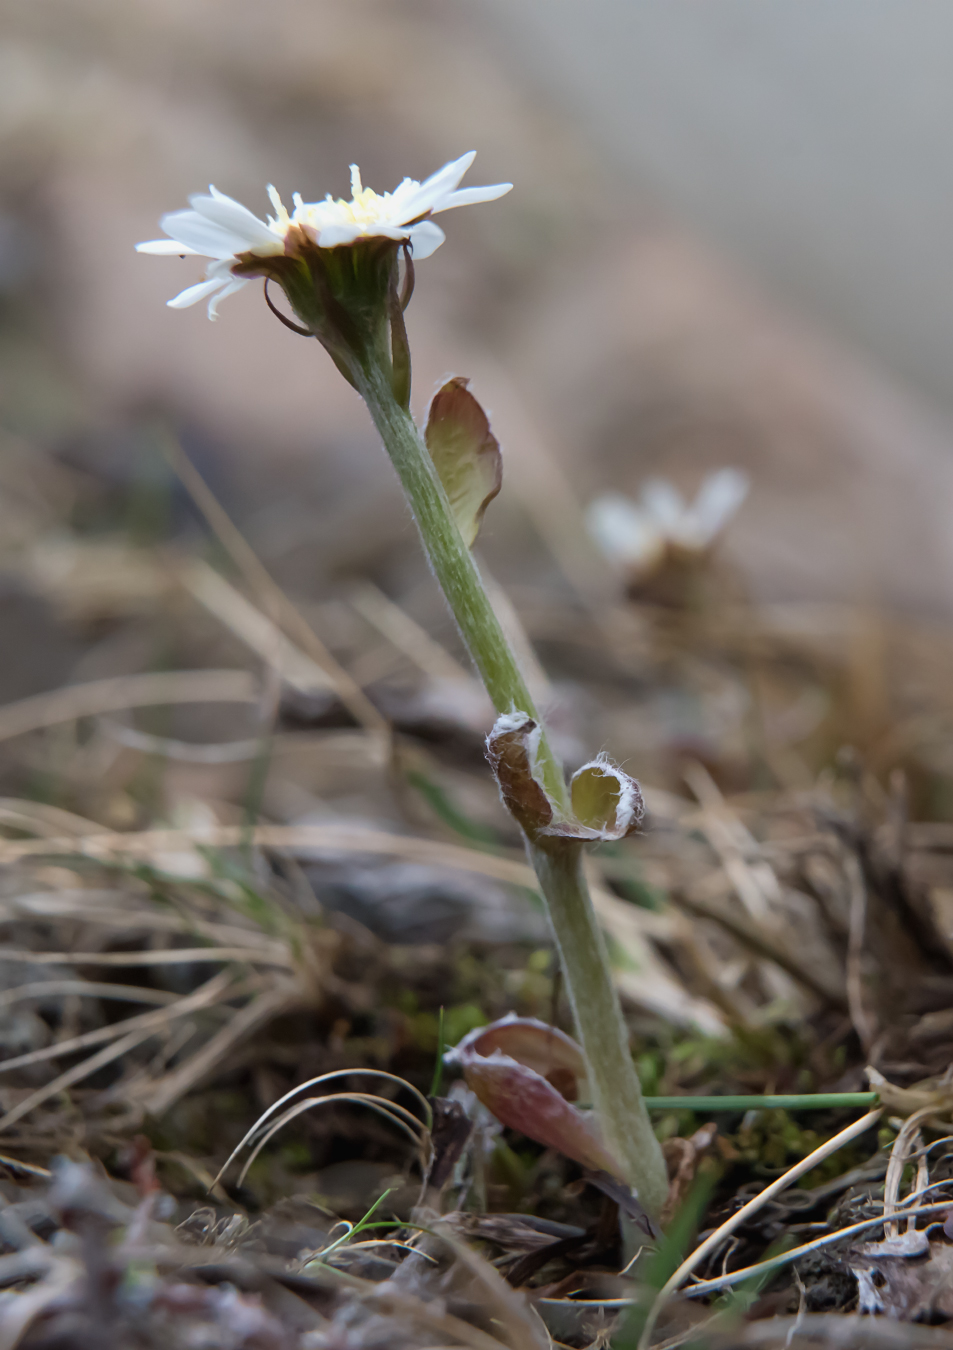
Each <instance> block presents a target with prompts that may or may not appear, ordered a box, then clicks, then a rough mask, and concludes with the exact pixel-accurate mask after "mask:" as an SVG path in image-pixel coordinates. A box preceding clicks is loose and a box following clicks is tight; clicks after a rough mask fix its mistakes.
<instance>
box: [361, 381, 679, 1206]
mask: <svg viewBox="0 0 953 1350" xmlns="http://www.w3.org/2000/svg"><path fill="white" fill-rule="evenodd" d="M354 374H355V383H356V385H357V388H358V391H359V392H360V394H361V395H362V397H363V398H364V400H365V402H366V403H367V405H368V408H369V409H370V413H371V416H372V417H373V419H374V424H375V426H376V427H377V430H378V432H379V433H380V436H381V439H382V440H383V442H384V446H385V448H386V449H387V452H388V454H389V455H390V457H391V460H392V461H393V464H394V467H395V469H396V470H397V474H398V476H399V478H400V481H401V483H402V485H403V488H404V491H405V493H406V494H407V498H408V500H409V502H410V504H411V507H412V508H413V512H414V515H415V518H416V521H417V527H418V529H419V531H420V535H421V539H422V541H423V545H424V549H425V551H426V554H427V557H428V559H429V561H430V565H431V566H432V568H433V570H434V573H435V574H436V577H437V580H438V582H439V583H440V586H441V587H442V589H443V592H444V595H445V596H446V599H447V603H448V604H449V606H450V609H451V610H452V612H453V615H454V618H455V619H456V621H457V625H458V627H459V629H460V632H461V635H462V636H463V640H464V642H465V643H466V645H467V647H468V649H469V651H470V654H471V656H472V658H473V661H474V664H475V665H476V667H477V669H478V670H479V672H480V674H481V676H482V677H483V682H484V684H485V685H486V688H487V691H488V693H489V695H490V697H491V699H492V700H493V703H494V705H495V707H496V709H497V711H498V712H500V713H509V712H513V711H519V712H525V713H528V714H529V716H531V717H532V718H534V720H535V721H537V722H538V723H540V727H541V730H542V737H541V740H540V745H539V751H538V757H537V767H538V771H539V773H540V777H541V779H542V781H543V784H544V786H545V788H546V790H547V792H548V794H549V797H550V799H551V800H552V801H553V803H554V804H555V806H556V808H557V810H558V811H559V812H561V813H562V814H568V802H567V792H566V783H565V778H564V776H563V770H562V766H561V765H560V763H559V761H558V760H557V758H556V756H555V755H554V754H553V751H552V748H551V746H550V745H549V742H548V740H547V738H546V734H545V728H543V727H542V723H541V719H540V717H539V714H538V712H537V711H536V709H535V707H534V706H533V700H532V698H531V696H530V693H529V690H528V688H527V686H526V681H525V680H524V678H523V675H522V672H521V671H520V668H519V664H518V662H517V660H516V657H515V656H514V654H513V652H512V651H511V649H510V646H509V643H508V642H507V640H506V637H505V635H504V633H503V630H502V628H501V626H500V623H499V621H498V619H497V617H496V614H495V613H494V611H493V607H492V605H491V604H490V600H489V597H488V595H487V593H486V590H485V588H484V586H483V583H482V581H481V579H480V574H479V571H478V569H477V566H476V564H475V562H474V561H473V557H472V555H471V553H470V550H469V549H468V548H467V546H466V544H465V543H464V541H463V539H462V537H461V535H460V531H459V530H458V529H457V526H456V522H455V521H454V518H453V514H452V511H451V509H450V504H449V502H448V500H447V496H446V493H445V492H444V490H443V486H442V484H441V482H440V479H439V478H438V476H437V472H436V470H435V468H434V465H433V460H432V459H431V457H430V454H429V452H428V450H427V447H426V445H425V444H424V442H423V440H422V438H421V436H420V433H419V432H418V431H417V428H416V426H415V425H414V423H413V420H412V419H411V417H410V415H409V413H408V412H407V411H406V410H405V409H404V408H403V407H401V405H400V404H399V403H398V401H397V399H396V398H395V397H394V394H393V392H392V390H391V383H390V378H389V373H388V372H387V371H386V369H384V368H383V367H382V366H381V365H380V364H378V363H376V362H373V361H369V362H368V363H367V365H366V366H365V367H363V368H361V369H359V370H355V372H354ZM527 846H528V849H529V855H530V858H531V861H532V863H533V867H534V869H535V871H536V875H537V878H538V880H539V886H540V890H541V891H542V894H543V897H544V899H545V901H546V904H547V908H548V910H549V917H550V922H551V924H552V928H553V933H554V936H555V939H556V945H557V947H558V949H559V954H560V959H561V963H562V969H563V974H564V977H565V981H566V988H567V990H568V993H569V998H570V1002H571V1004H572V1010H573V1016H574V1019H575V1024H576V1030H577V1032H578V1035H579V1040H580V1042H581V1044H582V1048H583V1051H584V1053H585V1056H586V1060H587V1062H588V1067H589V1075H590V1087H591V1089H592V1095H593V1099H594V1104H595V1108H596V1113H597V1116H598V1119H599V1122H600V1125H601V1128H602V1130H603V1133H604V1135H605V1137H606V1142H607V1143H608V1144H609V1145H610V1147H611V1148H612V1149H613V1151H614V1152H615V1153H616V1154H617V1156H618V1157H619V1161H620V1162H621V1163H622V1164H623V1165H624V1167H625V1171H626V1176H627V1177H628V1180H629V1181H630V1183H631V1184H632V1185H633V1186H634V1188H635V1189H636V1191H637V1192H638V1195H639V1199H640V1201H641V1203H642V1204H643V1205H644V1207H645V1209H646V1210H647V1212H648V1213H649V1214H650V1215H652V1217H654V1218H657V1217H658V1215H659V1213H660V1212H661V1209H662V1206H663V1204H664V1201H665V1197H666V1192H667V1178H666V1171H665V1163H664V1160H663V1158H662V1153H661V1149H660V1148H659V1144H658V1141H657V1140H656V1138H655V1135H654V1133H653V1130H652V1126H651V1122H650V1120H649V1117H648V1112H647V1111H646V1109H645V1103H644V1101H643V1099H642V1093H641V1089H640V1087H639V1080H638V1076H637V1074H636V1072H635V1065H634V1064H633V1062H632V1056H631V1054H630V1052H629V1046H628V1039H627V1036H626V1032H625V1024H624V1022H623V1020H622V1011H621V1008H620V1006H619V1001H618V996H617V994H616V991H615V986H614V985H613V983H612V975H611V971H610V969H609V962H608V959H607V956H606V949H605V943H604V941H603V938H602V934H601V932H600V930H599V926H598V924H597V922H596V917H595V913H594V910H593V907H592V900H591V898H590V896H589V890H588V887H587V885H586V881H585V878H584V876H583V873H582V849H581V846H580V845H579V844H578V843H577V842H575V841H565V840H562V841H557V840H545V841H541V840H536V841H534V840H530V839H527Z"/></svg>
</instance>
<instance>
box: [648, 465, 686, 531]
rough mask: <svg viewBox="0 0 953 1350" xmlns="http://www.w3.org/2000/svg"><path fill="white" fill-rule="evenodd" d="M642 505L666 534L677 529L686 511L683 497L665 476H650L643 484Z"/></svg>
mask: <svg viewBox="0 0 953 1350" xmlns="http://www.w3.org/2000/svg"><path fill="white" fill-rule="evenodd" d="M642 505H643V507H644V508H645V510H646V511H647V512H648V514H649V516H650V517H651V518H652V519H653V520H654V521H655V523H656V524H657V525H658V526H659V527H660V528H661V529H662V530H663V531H664V532H665V533H666V534H667V533H669V532H672V531H677V529H678V526H679V523H680V522H681V521H682V518H683V517H684V515H685V513H686V507H685V499H684V498H683V497H682V494H681V493H680V492H679V490H678V488H677V487H675V486H673V484H671V483H669V482H668V481H667V479H665V478H650V479H649V481H648V482H647V483H646V484H645V485H644V486H643V488H642Z"/></svg>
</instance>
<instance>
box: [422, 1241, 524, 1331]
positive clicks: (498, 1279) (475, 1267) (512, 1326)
mask: <svg viewBox="0 0 953 1350" xmlns="http://www.w3.org/2000/svg"><path fill="white" fill-rule="evenodd" d="M436 1231H437V1233H438V1234H439V1236H440V1237H441V1238H442V1239H443V1241H444V1242H446V1243H447V1245H448V1247H449V1248H450V1249H451V1251H452V1252H453V1254H454V1256H455V1257H456V1259H457V1261H458V1262H459V1264H460V1265H461V1266H465V1267H466V1269H467V1270H468V1271H469V1272H470V1274H471V1275H472V1276H473V1278H474V1280H475V1281H476V1282H477V1284H478V1285H479V1287H480V1290H481V1292H482V1295H483V1297H482V1299H481V1306H483V1307H486V1308H488V1309H491V1310H492V1314H493V1318H494V1321H495V1322H498V1323H499V1325H501V1326H504V1327H506V1328H507V1329H508V1331H509V1332H510V1333H511V1334H510V1336H509V1337H508V1340H509V1342H510V1344H511V1345H512V1347H513V1350H539V1346H540V1344H541V1340H540V1328H541V1327H542V1322H541V1320H533V1317H532V1315H531V1314H532V1311H533V1310H532V1308H531V1306H530V1304H529V1303H528V1301H527V1300H526V1299H525V1298H524V1297H523V1295H522V1294H518V1293H517V1292H516V1290H515V1289H514V1288H513V1286H512V1285H510V1284H507V1282H506V1280H504V1279H503V1276H502V1275H501V1274H500V1273H499V1271H497V1270H496V1269H495V1268H494V1267H493V1266H492V1265H490V1263H489V1261H487V1260H486V1258H485V1257H483V1256H481V1255H480V1253H479V1252H476V1251H473V1250H472V1248H470V1247H468V1246H467V1245H466V1244H465V1243H463V1242H460V1241H459V1240H458V1239H457V1238H456V1237H455V1236H454V1235H453V1233H452V1232H449V1231H447V1230H446V1228H445V1227H444V1226H442V1225H438V1227H437V1230H436ZM543 1332H544V1334H545V1328H543ZM542 1343H543V1344H549V1343H550V1341H549V1337H548V1334H547V1339H546V1341H545V1342H542Z"/></svg>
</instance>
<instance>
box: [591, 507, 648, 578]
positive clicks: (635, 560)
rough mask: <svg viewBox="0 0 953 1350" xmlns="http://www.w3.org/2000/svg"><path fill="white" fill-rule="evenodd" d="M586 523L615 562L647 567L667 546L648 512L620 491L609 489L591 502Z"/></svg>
mask: <svg viewBox="0 0 953 1350" xmlns="http://www.w3.org/2000/svg"><path fill="white" fill-rule="evenodd" d="M586 525H587V528H588V530H589V533H590V535H591V536H592V538H593V539H594V540H595V542H596V543H597V544H598V545H599V548H600V549H601V550H602V552H603V553H604V554H605V555H606V557H607V558H609V559H611V561H613V562H621V563H627V564H629V565H632V566H644V565H645V564H646V563H648V562H650V561H651V560H653V559H654V558H656V557H657V556H658V555H659V553H661V551H662V548H663V547H664V541H663V539H662V536H661V534H660V533H659V531H658V530H657V529H656V527H655V525H654V524H653V522H652V521H651V520H650V519H649V517H648V516H647V515H646V513H645V512H644V511H641V510H640V509H639V507H638V506H636V504H635V502H631V501H629V499H628V497H623V496H622V495H621V494H620V493H618V492H607V493H606V494H605V496H602V497H597V498H596V500H595V501H594V502H590V504H589V508H588V510H587V511H586Z"/></svg>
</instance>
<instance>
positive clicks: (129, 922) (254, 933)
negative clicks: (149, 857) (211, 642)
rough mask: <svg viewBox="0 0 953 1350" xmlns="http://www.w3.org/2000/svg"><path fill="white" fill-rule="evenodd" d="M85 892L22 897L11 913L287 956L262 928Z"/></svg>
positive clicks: (284, 950) (12, 907) (278, 943)
mask: <svg viewBox="0 0 953 1350" xmlns="http://www.w3.org/2000/svg"><path fill="white" fill-rule="evenodd" d="M86 894H90V893H88V892H87V893H84V892H83V891H77V892H72V893H69V892H66V893H61V892H57V891H41V892H40V893H39V894H37V895H20V896H17V897H16V899H15V900H14V901H13V902H12V903H11V904H10V905H9V906H8V911H11V910H12V911H13V912H15V913H17V914H22V913H28V914H38V915H42V916H43V917H44V918H51V917H55V918H65V919H74V920H77V921H79V922H80V923H83V924H87V923H88V924H103V925H105V926H107V927H110V928H120V929H122V930H123V931H124V932H128V931H129V930H130V929H139V930H143V929H145V930H146V931H149V932H153V933H181V934H185V935H187V936H191V937H193V938H205V939H207V940H208V941H209V942H215V943H218V945H219V946H227V945H229V944H231V945H232V946H235V947H248V948H249V950H252V951H255V952H257V953H259V954H260V953H261V952H262V951H267V952H269V953H270V954H271V955H272V956H274V957H277V958H279V959H281V958H283V957H284V956H285V955H286V954H287V949H286V947H285V945H284V944H283V943H282V942H281V941H279V940H275V939H271V938H267V937H264V936H263V934H262V932H261V930H260V929H249V928H239V927H238V926H237V925H234V924H224V923H210V922H209V921H208V920H207V919H203V918H201V917H200V916H199V915H197V914H188V915H179V914H165V913H161V912H158V911H156V910H155V909H148V908H146V907H145V905H141V906H136V905H130V904H129V901H128V899H127V898H126V897H125V896H123V895H122V894H121V893H120V892H111V893H109V895H110V899H112V900H114V901H115V902H116V903H114V904H111V905H96V904H93V903H92V900H94V899H95V898H96V893H95V892H93V893H91V894H90V899H89V900H86V898H85V895H86Z"/></svg>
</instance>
